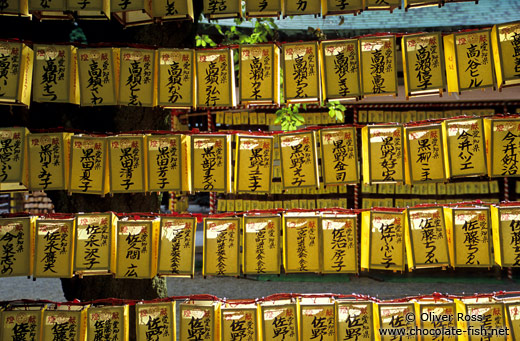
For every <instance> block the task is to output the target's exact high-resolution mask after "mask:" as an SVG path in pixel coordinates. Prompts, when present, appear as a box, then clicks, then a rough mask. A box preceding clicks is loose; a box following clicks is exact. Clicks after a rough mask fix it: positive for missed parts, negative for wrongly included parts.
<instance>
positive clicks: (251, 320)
mask: <svg viewBox="0 0 520 341" xmlns="http://www.w3.org/2000/svg"><path fill="white" fill-rule="evenodd" d="M258 311H259V307H258V305H256V304H254V303H253V304H237V303H234V302H233V301H229V302H226V304H225V305H224V306H222V308H221V309H220V340H240V339H243V340H258V337H259V336H260V330H259V329H260V328H259V327H258V315H259V312H258Z"/></svg>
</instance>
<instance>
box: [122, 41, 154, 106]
mask: <svg viewBox="0 0 520 341" xmlns="http://www.w3.org/2000/svg"><path fill="white" fill-rule="evenodd" d="M120 60H121V61H120V63H121V64H120V65H121V69H120V70H121V71H120V72H121V73H120V76H119V101H118V102H119V104H120V105H127V106H139V107H140V106H143V107H154V106H156V105H157V82H156V81H157V54H156V51H154V50H146V49H134V48H122V49H121V56H120Z"/></svg>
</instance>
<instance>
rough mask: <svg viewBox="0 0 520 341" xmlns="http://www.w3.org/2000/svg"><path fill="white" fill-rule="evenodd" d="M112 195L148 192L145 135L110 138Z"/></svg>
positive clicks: (109, 156)
mask: <svg viewBox="0 0 520 341" xmlns="http://www.w3.org/2000/svg"><path fill="white" fill-rule="evenodd" d="M108 159H109V163H108V167H109V168H108V169H109V174H110V192H111V193H134V192H146V189H147V187H146V186H147V184H146V178H147V176H146V148H145V137H144V136H143V135H131V136H130V135H126V136H125V135H120V136H112V137H109V138H108Z"/></svg>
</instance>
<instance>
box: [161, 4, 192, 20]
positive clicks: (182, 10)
mask: <svg viewBox="0 0 520 341" xmlns="http://www.w3.org/2000/svg"><path fill="white" fill-rule="evenodd" d="M152 10H153V16H154V18H155V19H156V20H157V21H160V22H164V21H170V20H184V19H188V20H191V21H193V18H194V15H193V2H192V1H190V0H159V1H152Z"/></svg>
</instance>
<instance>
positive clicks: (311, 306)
mask: <svg viewBox="0 0 520 341" xmlns="http://www.w3.org/2000/svg"><path fill="white" fill-rule="evenodd" d="M200 296H204V295H200ZM207 296H209V295H207ZM275 296H279V297H275ZM286 296H287V297H286V298H284V295H283V294H279V295H273V300H270V299H269V297H268V298H266V299H261V300H259V301H258V302H256V301H253V300H248V301H249V302H247V301H246V300H242V301H233V300H230V301H220V300H211V298H212V297H211V296H209V297H208V298H207V299H206V300H203V299H200V298H199V299H188V300H184V301H183V302H182V303H180V304H179V312H180V316H179V317H178V319H179V331H177V321H176V301H175V297H171V298H170V300H171V301H166V300H162V302H160V301H159V302H138V303H136V304H135V305H134V307H132V309H135V319H136V323H135V325H136V330H135V333H136V335H135V336H136V339H137V340H157V341H162V340H176V339H177V337H179V340H212V341H218V340H250V341H260V340H262V341H267V340H277V339H281V340H287V341H292V340H293V341H298V340H313V339H318V340H324V341H335V340H350V339H352V340H388V339H389V338H388V337H389V336H391V335H393V334H386V333H392V332H394V333H395V332H396V331H402V332H406V333H407V334H403V335H408V336H409V339H413V340H418V339H422V340H436V339H439V340H440V339H442V340H471V339H473V338H474V337H475V336H482V335H483V334H484V333H489V335H490V336H493V337H490V338H489V339H497V340H506V339H507V340H517V339H518V337H519V335H520V313H519V310H520V298H519V297H502V296H503V295H500V296H493V295H487V296H484V295H483V296H479V295H475V296H472V297H459V298H454V297H449V296H444V295H425V296H420V297H417V298H405V299H402V300H399V299H397V300H394V301H379V302H374V301H373V300H371V299H370V297H366V296H360V295H338V296H337V297H348V298H334V297H332V296H331V295H330V294H329V295H326V294H322V295H305V296H303V295H302V297H298V295H286ZM105 301H108V302H100V303H98V305H70V304H66V303H65V304H59V305H58V304H48V305H44V306H42V304H41V303H40V304H34V305H33V306H28V305H13V306H10V307H8V308H7V309H6V310H4V311H2V312H0V319H1V324H0V335H3V339H4V340H37V341H39V340H42V341H51V340H77V341H86V340H88V341H95V340H121V341H126V340H129V334H130V333H129V311H130V306H129V305H128V304H126V305H117V304H118V303H115V304H114V303H113V305H110V300H105ZM114 302H117V300H114ZM253 302H254V303H253ZM119 304H121V303H119ZM399 329H400V330H399ZM476 332H480V334H477V333H476ZM20 335H23V337H25V338H23V339H22V338H20ZM150 335H153V338H151V337H150ZM395 335H398V334H395ZM419 337H420V338H419ZM479 339H480V337H479Z"/></svg>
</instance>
